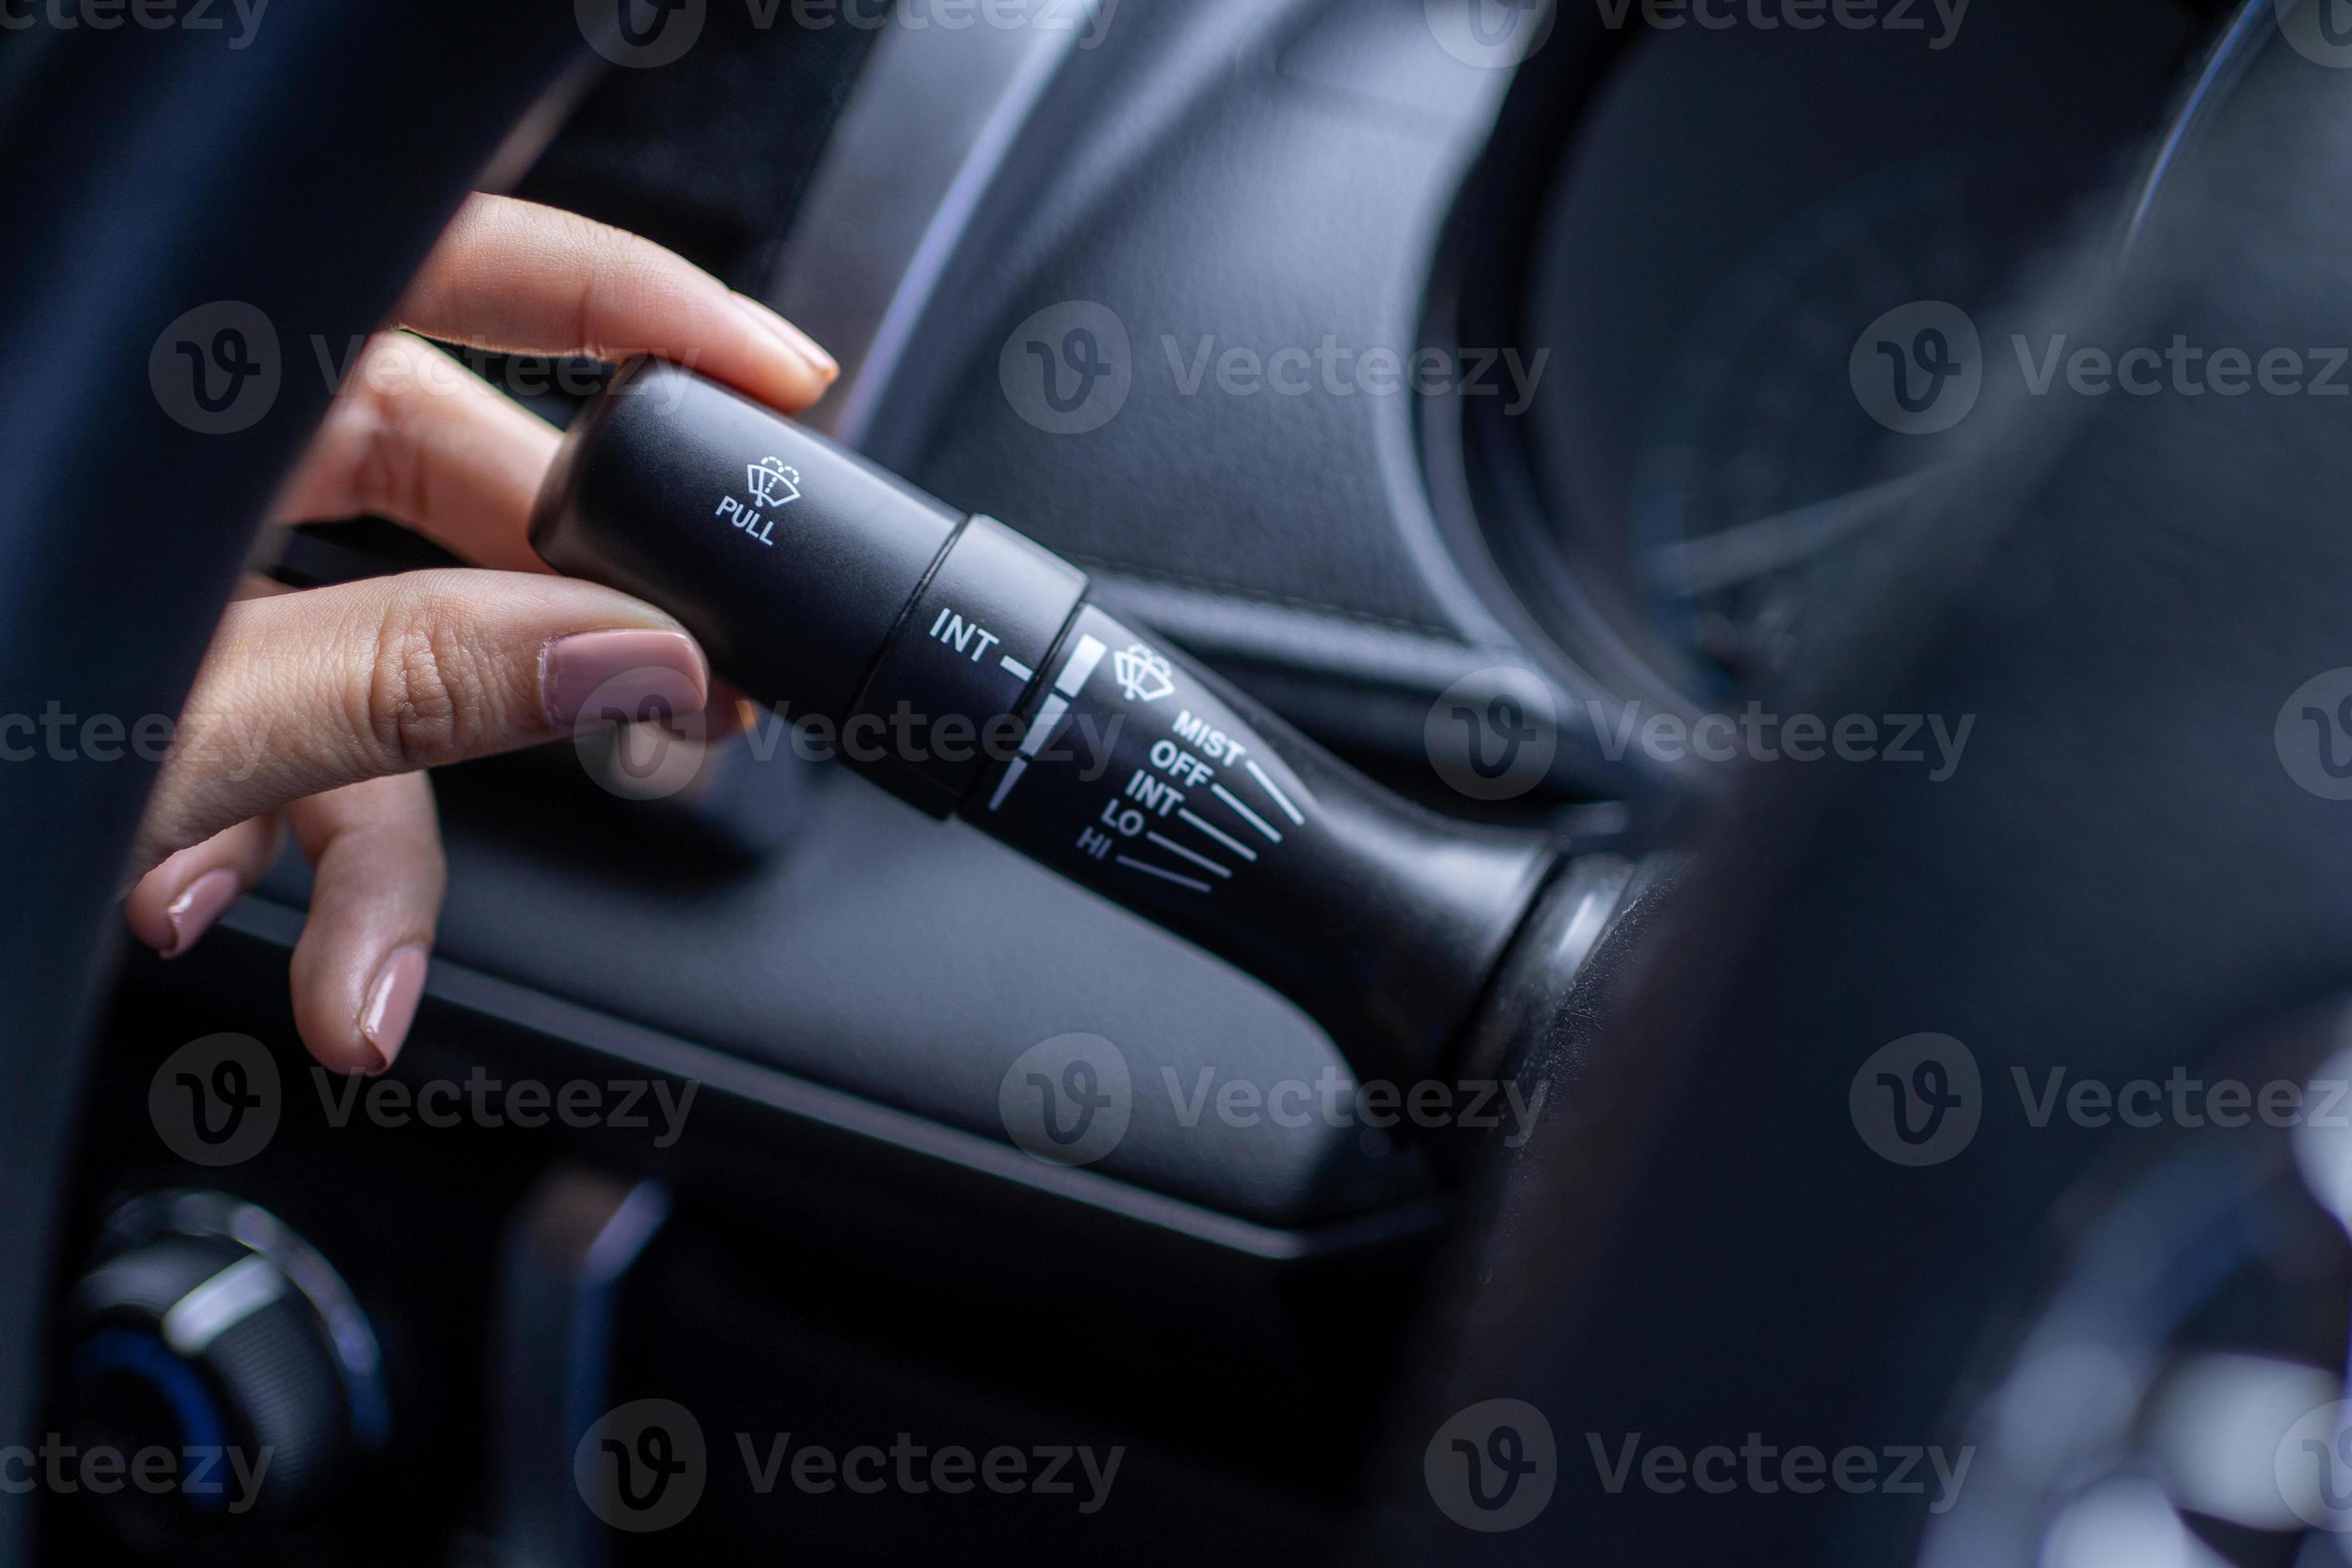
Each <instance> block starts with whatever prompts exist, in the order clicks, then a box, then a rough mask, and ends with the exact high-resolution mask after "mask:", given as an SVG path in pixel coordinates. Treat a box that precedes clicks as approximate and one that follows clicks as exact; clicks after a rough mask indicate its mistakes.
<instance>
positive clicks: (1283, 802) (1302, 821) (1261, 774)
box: [1242, 757, 1307, 827]
mask: <svg viewBox="0 0 2352 1568" xmlns="http://www.w3.org/2000/svg"><path fill="white" fill-rule="evenodd" d="M1242 766H1244V767H1245V768H1247V769H1248V770H1249V771H1250V777H1252V778H1254V779H1255V780H1257V782H1258V783H1260V784H1264V785H1265V793H1266V794H1268V795H1272V796H1274V804H1275V805H1278V806H1280V807H1282V815H1283V816H1286V817H1288V818H1290V820H1291V821H1293V822H1295V823H1297V824H1298V826H1301V827H1304V826H1307V819H1306V818H1305V817H1303V816H1299V815H1298V808H1297V806H1295V805H1291V804H1290V797H1289V796H1288V795H1285V794H1283V793H1282V786H1281V785H1280V784H1276V783H1275V782H1274V781H1273V780H1272V779H1270V778H1268V777H1266V776H1265V769H1264V768H1262V767H1259V766H1258V765H1257V759H1256V758H1255V757H1245V758H1244V759H1243V760H1242Z"/></svg>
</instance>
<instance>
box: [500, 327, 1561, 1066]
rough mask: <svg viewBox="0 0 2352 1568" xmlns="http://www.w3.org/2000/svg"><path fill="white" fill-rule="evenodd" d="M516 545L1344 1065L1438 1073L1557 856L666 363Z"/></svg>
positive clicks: (637, 365)
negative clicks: (1285, 1018) (1237, 979)
mask: <svg viewBox="0 0 2352 1568" xmlns="http://www.w3.org/2000/svg"><path fill="white" fill-rule="evenodd" d="M530 537H531V543H532V545H533V546H534V547H535V548H537V550H538V551H539V552H540V554H541V555H542V556H543V557H545V558H546V560H547V562H548V563H549V564H550V565H551V566H553V567H555V568H556V569H557V570H558V571H562V572H566V573H570V574H572V575H575V576H580V577H587V578H593V579H594V580H595V581H598V582H601V583H605V584H610V585H612V586H614V587H616V588H620V589H623V590H624V591H625V592H628V593H631V594H635V595H637V596H639V597H640V598H644V599H646V600H648V601H650V602H652V603H654V604H656V605H661V606H662V607H663V608H665V609H667V610H668V611H669V612H670V613H671V614H673V615H675V616H677V618H678V619H679V620H680V621H681V622H683V623H684V624H685V625H686V626H687V628H688V630H689V631H691V632H693V633H694V635H695V636H696V637H698V639H700V641H701V643H702V645H703V647H704V648H705V649H707V650H708V651H709V655H710V658H711V661H712V663H713V665H714V666H715V668H717V669H718V670H719V673H721V674H723V675H725V676H726V677H727V678H728V679H730V680H731V681H733V682H734V683H735V684H737V685H738V686H740V687H741V688H742V689H744V690H745V691H746V692H748V693H750V694H751V696H753V697H755V698H758V699H760V700H763V701H770V702H776V703H779V704H782V705H783V706H782V711H783V712H784V713H785V715H786V716H787V717H788V718H790V719H792V720H793V721H796V722H800V721H824V722H825V723H827V724H829V725H831V726H833V727H834V730H835V733H836V734H837V735H838V736H839V737H840V741H841V753H842V755H843V756H844V758H845V760H847V761H848V762H849V763H850V765H851V766H853V767H856V768H857V769H858V770H859V771H861V772H863V773H866V775H867V776H868V777H870V778H872V779H874V780H875V781H876V782H877V783H879V784H883V785H885V786H886V787H887V788H889V789H890V790H892V791H894V792H895V793H896V794H898V795H900V796H902V797H903V798H905V799H907V800H908V801H910V802H912V803H913V804H914V805H918V806H919V807H921V808H922V809H923V810H925V811H927V812H929V813H930V814H931V815H932V816H940V817H945V816H962V817H963V818H964V819H965V820H966V821H968V822H970V823H972V824H973V825H975V826H978V827H980V828H981V829H982V830H983V831H985V832H987V833H989V834H991V835H992V836H993V837H996V838H999V839H1001V840H1003V842H1004V843H1006V844H1009V845H1011V846H1012V847H1014V848H1016V849H1019V850H1020V851H1022V852H1023V853H1024V854H1025V855H1028V856H1030V857H1032V858H1034V859H1037V860H1039V861H1042V862H1044V863H1045V865H1047V866H1050V867H1052V868H1054V869H1055V870H1056V871H1059V872H1061V873H1062V874H1063V875H1064V876H1066V877H1068V878H1070V879H1072V880H1074V881H1076V882H1078V883H1079V884H1081V885H1082V886H1085V887H1087V888H1088V889H1093V890H1094V891H1096V892H1097V893H1100V894H1101V895H1103V896H1104V897H1105V898H1108V899H1110V900H1113V901H1115V902H1117V903H1119V904H1122V905H1125V906H1126V907H1127V908H1129V909H1130V910H1135V911H1136V912H1137V913H1139V914H1141V915H1143V916H1145V917H1146V918H1148V919H1150V920H1151V921H1156V922H1157V923H1159V924H1160V925H1161V926H1163V927H1165V928H1167V929H1168V930H1169V931H1173V932H1175V933H1176V934H1177V935H1179V936H1181V937H1184V938H1186V939H1187V940H1189V941H1192V942H1197V943H1198V944H1199V945H1201V946H1202V947H1203V948H1206V949H1208V950H1209V951H1210V952H1214V953H1216V954H1218V955H1219V956H1220V957H1223V958H1224V959H1226V960H1227V961H1229V962H1231V963H1234V964H1236V965H1238V966H1239V967H1240V968H1242V969H1244V970H1245V971H1247V972H1248V973H1252V974H1254V975H1255V976H1257V977H1258V978H1259V979H1261V980H1263V981H1265V983H1266V984H1269V985H1271V986H1273V987H1274V988H1275V989H1276V991H1279V992H1281V993H1282V994H1284V995H1286V996H1287V997H1289V998H1290V999H1291V1000H1292V1001H1293V1002H1295V1003H1297V1005H1299V1006H1300V1007H1301V1008H1303V1009H1305V1010H1306V1012H1307V1014H1308V1015H1309V1016H1312V1017H1313V1018H1314V1019H1315V1020H1316V1021H1317V1022H1318V1023H1319V1024H1321V1025H1322V1026H1323V1027H1324V1028H1325V1029H1327V1030H1328V1032H1329V1033H1330V1035H1331V1037H1332V1039H1333V1041H1334V1042H1335V1043H1336V1044H1337V1045H1338V1046H1339V1049H1340V1050H1341V1052H1342V1053H1343V1054H1345V1055H1346V1057H1347V1058H1348V1060H1349V1063H1350V1065H1351V1066H1353V1067H1354V1068H1355V1069H1356V1071H1357V1073H1358V1074H1359V1076H1360V1077H1361V1078H1363V1079H1367V1080H1370V1079H1381V1080H1384V1081H1388V1082H1394V1083H1411V1082H1414V1081H1418V1080H1419V1079H1423V1078H1426V1077H1428V1076H1430V1075H1431V1073H1432V1072H1433V1071H1434V1070H1436V1069H1437V1068H1438V1067H1439V1065H1440V1061H1441V1058H1442V1056H1443V1053H1444V1049H1445V1047H1446V1046H1447V1045H1448V1043H1449V1042H1451V1041H1452V1040H1453V1039H1454V1037H1455V1036H1456V1034H1457V1033H1458V1032H1459V1031H1460V1030H1461V1029H1462V1027H1463V1026H1464V1025H1465V1023H1466V1022H1467V1021H1468V1019H1469V1017H1470V1014H1471V1011H1472V1009H1473V1007H1474V1006H1475V1005H1476V1003H1477V1001H1478V999H1479V996H1480V994H1481V993H1482V992H1483V991H1484V990H1485V988H1486V984H1487V981H1488V978H1489V976H1490V975H1491V974H1492V973H1493V971H1494V969H1495V967H1496V963H1497V962H1498V961H1499V960H1500V958H1501V957H1502V954H1503V951H1504V949H1505V947H1506V946H1507V944H1508V942H1510V940H1511V937H1512V934H1513V932H1514V931H1517V928H1518V926H1519V924H1520V922H1521V921H1522V920H1523V919H1524V917H1525V916H1526V914H1527V911H1528V908H1529V906H1530V905H1531V904H1532V902H1533V900H1534V899H1535V896H1536V893H1537V891H1538V887H1539V885H1540V884H1541V883H1542V881H1543V880H1544V879H1545V877H1546V876H1547V874H1548V873H1549V869H1550V868H1551V866H1552V864H1553V862H1554V859H1555V858H1556V854H1557V851H1556V849H1555V847H1554V846H1553V844H1552V842H1551V841H1550V840H1549V838H1548V837H1545V836H1543V835H1540V834H1534V833H1527V832H1518V831H1511V830H1505V829H1499V828H1490V827H1480V826H1470V825H1466V824H1462V823H1457V822H1454V821H1451V820H1448V819H1447V818H1444V817H1442V816H1437V815H1436V814H1434V813H1433V812H1429V811H1425V810H1423V809H1422V808H1420V807H1419V806H1416V805H1412V804H1411V803H1409V802H1406V801H1404V800H1402V799H1401V798H1399V797H1398V796H1396V795H1393V794H1391V792H1389V791H1388V790H1385V789H1383V788H1381V787H1380V786H1379V785H1377V784H1373V783H1372V782H1371V781H1370V780H1369V779H1366V778H1365V777H1363V776H1362V775H1361V774H1360V773H1357V772H1355V771H1354V770H1353V769H1351V768H1349V767H1348V766H1347V765H1346V764H1344V763H1340V762H1339V761H1338V760H1337V759H1335V758H1333V757H1331V756H1330V755H1328V753H1326V752H1324V751H1322V750H1321V749H1320V748H1319V747H1318V746H1316V745H1315V744H1314V743H1313V742H1309V741H1307V739H1306V738H1305V737H1303V736H1301V735H1299V734H1297V732H1296V731H1293V730H1291V729H1290V727H1289V726H1288V725H1286V724H1285V723H1284V722H1283V721H1280V720H1279V719H1276V718H1275V717H1274V716H1273V715H1272V714H1270V713H1268V712H1266V711H1265V710H1264V709H1262V708H1260V707H1259V706H1258V705H1257V704H1256V703H1255V702H1254V701H1252V700H1250V699H1248V698H1247V697H1244V696H1243V695H1242V694H1241V693H1239V692H1237V691H1235V690H1234V689H1232V688H1231V687H1229V686H1227V685H1226V684H1225V683H1224V682H1223V681H1222V680H1220V679H1217V678H1216V677H1214V676H1213V675H1210V674H1208V673H1206V672H1204V671H1202V670H1201V669H1199V668H1196V667H1194V666H1193V665H1192V663H1191V662H1190V661H1188V660H1187V659H1186V658H1184V657H1183V656H1182V655H1181V654H1179V653H1177V652H1176V651H1175V650H1173V649H1171V647H1168V646H1167V644H1165V643H1164V642H1162V641H1161V640H1160V638H1158V637H1155V636H1152V635H1151V634H1150V633H1147V632H1143V631H1140V630H1138V629H1137V628H1134V627H1131V626H1126V625H1123V624H1121V623H1120V622H1119V621H1118V620H1116V619H1114V618H1113V617H1112V616H1108V615H1106V614H1104V613H1103V612H1102V611H1101V610H1100V609H1097V607H1095V606H1094V605H1091V604H1088V603H1087V579H1086V576H1085V574H1082V573H1080V572H1079V571H1077V570H1076V568H1075V567H1073V566H1071V565H1069V564H1068V563H1066V562H1064V561H1062V560H1060V559H1058V558H1057V557H1055V556H1054V555H1052V554H1050V553H1048V552H1046V551H1045V550H1044V549H1042V548H1040V547H1039V546H1037V545H1036V544H1034V543H1032V542H1030V541H1028V540H1026V539H1024V538H1023V537H1022V536H1021V535H1020V534H1018V533H1015V532H1014V531H1013V530H1011V529H1009V528H1007V527H1005V526H1004V525H1003V523H1001V522H998V521H994V520H993V519H991V518H985V517H964V516H961V515H960V514H959V513H957V512H955V511H952V510H949V509H948V508H947V507H945V506H942V505H941V504H940V502H939V501H937V500H933V499H932V498H930V497H929V496H928V495H925V494H923V493H922V492H921V491H919V490H917V489H913V488H912V487H910V486H908V485H907V484H905V483H904V482H903V481H901V480H899V479H897V478H895V477H893V476H892V475H889V474H887V473H885V472H884V471H882V470H881V469H880V468H876V467H875V466H874V465H872V464H870V463H868V462H866V460H865V459H864V458H860V457H858V456H856V454H854V453H852V452H848V451H846V450H845V449H843V448H842V447H837V446H835V445H834V444H833V443H832V442H830V441H828V440H826V439H825V438H824V437H821V436H818V435H816V434H814V432H812V431H808V430H804V429H802V428H801V427H799V426H795V425H793V424H792V423H790V422H789V421H787V420H785V419H782V418H781V417H779V416H777V415H775V414H774V413H772V411H770V410H768V409H765V408H762V407H761V406H759V405H756V404H753V403H751V402H749V401H747V400H745V399H743V398H741V397H739V396H737V395H734V394H733V393H731V392H729V391H727V390H726V389H724V388H722V387H719V386H718V385H715V384H712V383H710V382H708V381H705V380H703V379H701V378H700V377H699V376H697V375H694V374H691V373H689V372H688V371H685V370H681V369H679V368H677V366H674V365H670V364H666V363H661V362H658V361H654V360H642V359H641V360H637V361H634V362H632V363H630V364H628V365H626V366H625V367H624V368H623V369H622V370H621V371H620V373H619V374H617V375H615V376H614V379H613V381H612V382H611V384H609V385H608V386H607V387H606V388H605V390H604V392H603V393H601V394H599V395H598V396H597V397H596V398H595V400H594V401H593V402H592V403H591V404H590V405H588V406H587V407H586V408H585V409H583V411H582V413H581V415H580V416H579V418H578V419H577V420H575V421H574V423H573V424H572V429H571V432H570V434H569V435H568V436H567V437H566V438H565V440H564V444H563V449H562V454H561V456H560V457H559V458H558V459H557V461H556V464H555V468H554V469H553V471H552V472H551V474H550V475H549V476H548V480H547V484H546V488H545V489H543V490H542V491H541V495H540V498H539V505H538V509H537V510H536V512H535V514H534V516H533V518H532V521H531V534H530Z"/></svg>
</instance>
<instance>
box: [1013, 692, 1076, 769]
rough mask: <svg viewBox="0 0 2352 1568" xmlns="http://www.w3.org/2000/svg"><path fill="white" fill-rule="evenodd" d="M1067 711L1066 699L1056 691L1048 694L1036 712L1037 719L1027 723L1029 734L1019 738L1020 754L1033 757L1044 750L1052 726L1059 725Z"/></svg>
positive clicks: (1052, 728) (1052, 730) (1067, 702)
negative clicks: (1043, 704) (1041, 706)
mask: <svg viewBox="0 0 2352 1568" xmlns="http://www.w3.org/2000/svg"><path fill="white" fill-rule="evenodd" d="M1069 710H1070V700H1069V699H1068V698H1066V697H1065V696H1063V695H1062V694H1061V693H1060V692H1058V691H1057V692H1053V693H1050V694H1049V695H1048V696H1047V697H1046V699H1045V706H1044V707H1043V708H1040V709H1038V710H1037V717H1035V718H1034V719H1032V720H1030V721H1029V732H1028V733H1027V734H1025V735H1024V736H1022V737H1021V754H1022V755H1023V756H1024V757H1034V756H1035V755H1036V754H1037V753H1038V752H1041V751H1043V750H1045V742H1046V740H1047V739H1048V738H1049V737H1051V736H1052V734H1053V733H1054V726H1055V725H1056V724H1058V723H1060V722H1061V721H1062V715H1063V714H1065V713H1067V712H1068V711H1069Z"/></svg>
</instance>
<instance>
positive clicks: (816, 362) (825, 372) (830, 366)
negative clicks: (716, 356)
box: [735, 294, 841, 381]
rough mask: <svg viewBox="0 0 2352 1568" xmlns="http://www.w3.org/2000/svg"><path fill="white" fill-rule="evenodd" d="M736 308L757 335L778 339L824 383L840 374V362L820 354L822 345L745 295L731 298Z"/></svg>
mask: <svg viewBox="0 0 2352 1568" xmlns="http://www.w3.org/2000/svg"><path fill="white" fill-rule="evenodd" d="M735 304H736V308H737V309H739V310H741V311H742V312H743V313H744V314H745V315H747V316H749V317H751V321H753V323H754V324H756V325H757V326H758V327H759V328H760V330H761V331H764V332H766V333H767V334H768V335H769V336H770V337H772V338H776V339H779V340H781V341H782V343H783V345H784V346H785V347H786V348H788V349H790V350H792V351H793V353H796V354H798V355H799V356H800V357H801V358H803V359H804V360H806V361H807V362H808V363H809V368H810V369H812V370H814V371H815V372H816V373H817V374H818V375H820V376H822V377H824V379H825V380H827V381H831V380H832V379H833V378H834V377H835V376H837V375H839V374H841V364H840V362H839V361H837V360H835V358H834V357H833V356H832V355H831V354H829V353H825V352H824V344H822V343H820V342H817V341H816V340H815V339H814V338H813V337H811V336H809V335H808V334H807V333H806V332H804V331H801V330H800V329H799V328H798V327H796V326H794V325H793V324H792V323H791V322H790V321H786V320H784V319H783V318H782V316H779V315H778V314H776V312H774V311H773V310H770V309H768V307H767V306H765V305H762V304H761V303H760V301H759V300H754V299H752V298H751V296H750V295H749V294H738V295H736V296H735Z"/></svg>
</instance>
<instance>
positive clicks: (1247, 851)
mask: <svg viewBox="0 0 2352 1568" xmlns="http://www.w3.org/2000/svg"><path fill="white" fill-rule="evenodd" d="M1176 815H1177V816H1181V817H1182V818H1183V819H1184V820H1185V821H1187V822H1189V823H1191V824H1192V826H1195V827H1197V828H1199V829H1200V830H1201V831H1202V832H1203V833H1205V834H1207V835H1208V836H1209V837H1212V838H1213V839H1215V840H1216V841H1217V842H1218V843H1220V844H1222V845H1223V846H1224V847H1226V848H1228V849H1230V850H1232V851H1233V852H1234V854H1236V855H1238V856H1240V857H1241V858H1243V859H1244V860H1255V859H1256V858H1257V851H1256V850H1255V849H1253V848H1251V847H1249V846H1248V845H1246V844H1244V843H1243V842H1242V841H1241V840H1240V839H1238V838H1236V837H1234V836H1233V835H1232V834H1230V833H1228V832H1226V831H1225V830H1224V829H1223V828H1222V827H1219V826H1216V825H1215V824H1214V823H1212V822H1207V821H1204V820H1202V818H1200V817H1198V816H1194V815H1192V807H1191V806H1189V805H1180V806H1178V807H1177V808H1176Z"/></svg>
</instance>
